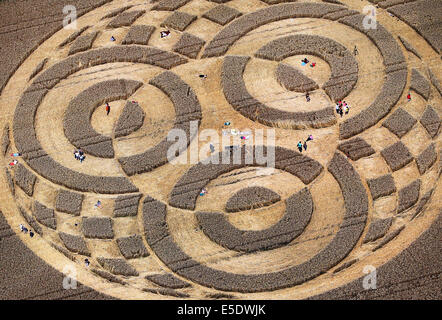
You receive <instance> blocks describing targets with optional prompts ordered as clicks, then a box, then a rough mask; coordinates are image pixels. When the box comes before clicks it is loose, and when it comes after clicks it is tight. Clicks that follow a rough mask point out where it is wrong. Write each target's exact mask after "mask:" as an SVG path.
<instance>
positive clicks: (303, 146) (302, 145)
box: [297, 135, 313, 153]
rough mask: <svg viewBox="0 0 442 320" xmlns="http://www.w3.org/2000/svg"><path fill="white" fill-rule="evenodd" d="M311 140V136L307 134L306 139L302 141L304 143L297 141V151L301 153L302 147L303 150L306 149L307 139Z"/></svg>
mask: <svg viewBox="0 0 442 320" xmlns="http://www.w3.org/2000/svg"><path fill="white" fill-rule="evenodd" d="M311 140H313V136H312V135H309V136H308V138H307V140H305V141H304V143H302V141H299V142H298V145H297V147H298V150H299V152H301V153H302V148H304V151H307V141H311Z"/></svg>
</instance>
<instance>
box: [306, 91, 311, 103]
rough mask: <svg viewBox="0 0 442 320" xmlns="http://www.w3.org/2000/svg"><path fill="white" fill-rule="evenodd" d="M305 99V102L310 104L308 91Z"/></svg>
mask: <svg viewBox="0 0 442 320" xmlns="http://www.w3.org/2000/svg"><path fill="white" fill-rule="evenodd" d="M305 99H306V100H307V102H310V94H309V93H308V91H307V93H306V94H305Z"/></svg>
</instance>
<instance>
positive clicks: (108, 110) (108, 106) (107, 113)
mask: <svg viewBox="0 0 442 320" xmlns="http://www.w3.org/2000/svg"><path fill="white" fill-rule="evenodd" d="M109 112H110V105H109V103H107V102H106V115H107V116H108V115H109Z"/></svg>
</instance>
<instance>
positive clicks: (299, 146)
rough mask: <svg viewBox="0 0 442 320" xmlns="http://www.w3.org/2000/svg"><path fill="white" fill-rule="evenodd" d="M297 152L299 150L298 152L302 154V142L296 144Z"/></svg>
mask: <svg viewBox="0 0 442 320" xmlns="http://www.w3.org/2000/svg"><path fill="white" fill-rule="evenodd" d="M298 150H299V152H302V142H301V141H299V142H298Z"/></svg>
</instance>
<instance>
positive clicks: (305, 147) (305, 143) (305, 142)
mask: <svg viewBox="0 0 442 320" xmlns="http://www.w3.org/2000/svg"><path fill="white" fill-rule="evenodd" d="M304 150H305V151H307V141H304Z"/></svg>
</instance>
